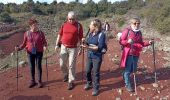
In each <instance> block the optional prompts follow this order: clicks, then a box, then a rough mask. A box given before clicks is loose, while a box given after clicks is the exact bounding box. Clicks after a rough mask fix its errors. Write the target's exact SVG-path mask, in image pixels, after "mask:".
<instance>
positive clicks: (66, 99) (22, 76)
mask: <svg viewBox="0 0 170 100" xmlns="http://www.w3.org/2000/svg"><path fill="white" fill-rule="evenodd" d="M108 47H109V50H108V52H107V54H105V56H104V62H103V64H102V67H101V87H100V94H99V95H98V96H96V97H93V96H91V92H92V90H89V91H85V90H83V86H84V83H85V78H84V72H82V55H80V56H79V57H78V61H77V71H76V72H77V73H76V75H77V80H76V87H75V89H73V90H71V91H68V90H67V83H64V82H62V73H61V71H60V68H59V63H58V59H59V56H58V53H55V54H54V55H52V56H50V57H48V66H47V67H48V73H49V74H48V81H47V78H46V66H45V63H44V65H43V82H44V85H45V87H44V88H41V89H39V88H37V87H35V88H32V89H29V88H28V84H29V79H30V77H29V67H28V66H26V67H20V68H19V78H18V79H19V80H18V91H17V80H16V68H13V69H10V70H7V71H4V72H2V73H0V81H1V84H0V100H80V99H81V100H87V99H89V100H139V99H140V100H168V99H170V94H169V93H170V80H169V78H170V69H169V68H168V66H166V65H165V64H166V63H167V62H168V60H167V59H165V58H167V52H164V51H158V50H156V68H157V70H156V73H157V82H158V85H159V86H158V87H156V86H154V85H153V83H154V79H155V77H154V67H153V56H152V49H151V48H148V49H146V50H144V52H142V54H141V57H140V60H139V67H138V72H137V73H136V79H137V95H135V93H134V92H133V93H130V92H127V91H126V89H125V88H124V82H123V79H122V76H121V73H122V69H121V68H119V59H120V51H121V50H120V46H119V44H118V42H117V40H115V39H111V40H110V41H109V42H108ZM44 62H45V60H44ZM83 68H84V67H83ZM83 71H84V70H83ZM82 75H83V78H82ZM82 79H83V81H82ZM132 81H133V76H132Z"/></svg>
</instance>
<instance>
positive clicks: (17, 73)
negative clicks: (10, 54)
mask: <svg viewBox="0 0 170 100" xmlns="http://www.w3.org/2000/svg"><path fill="white" fill-rule="evenodd" d="M16 47H18V45H17V46H16ZM16 53H17V55H16V56H17V59H16V60H17V77H16V78H17V91H18V50H17V52H16Z"/></svg>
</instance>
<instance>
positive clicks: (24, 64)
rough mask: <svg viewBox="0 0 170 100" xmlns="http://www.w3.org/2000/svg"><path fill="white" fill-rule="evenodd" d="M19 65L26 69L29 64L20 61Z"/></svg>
mask: <svg viewBox="0 0 170 100" xmlns="http://www.w3.org/2000/svg"><path fill="white" fill-rule="evenodd" d="M18 64H19V66H20V67H25V66H26V65H27V62H26V61H20V62H19V63H18Z"/></svg>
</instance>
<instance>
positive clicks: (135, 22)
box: [131, 21, 140, 30]
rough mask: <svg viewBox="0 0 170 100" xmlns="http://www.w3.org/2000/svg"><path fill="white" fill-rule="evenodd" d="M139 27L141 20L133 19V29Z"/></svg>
mask: <svg viewBox="0 0 170 100" xmlns="http://www.w3.org/2000/svg"><path fill="white" fill-rule="evenodd" d="M139 27H140V22H139V21H133V22H132V23H131V28H132V29H133V30H138V29H139Z"/></svg>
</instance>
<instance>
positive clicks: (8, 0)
mask: <svg viewBox="0 0 170 100" xmlns="http://www.w3.org/2000/svg"><path fill="white" fill-rule="evenodd" d="M24 1H27V0H0V3H4V4H7V3H17V4H21V3H23V2H24ZM36 1H40V2H48V3H51V2H53V1H54V0H34V2H36ZM56 1H57V2H61V1H63V2H66V3H68V2H71V1H75V0H56ZM93 1H94V2H96V3H97V2H99V1H100V0H93ZM108 1H109V2H112V3H113V2H115V1H123V0H108ZM80 2H83V3H86V2H87V0H80Z"/></svg>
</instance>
